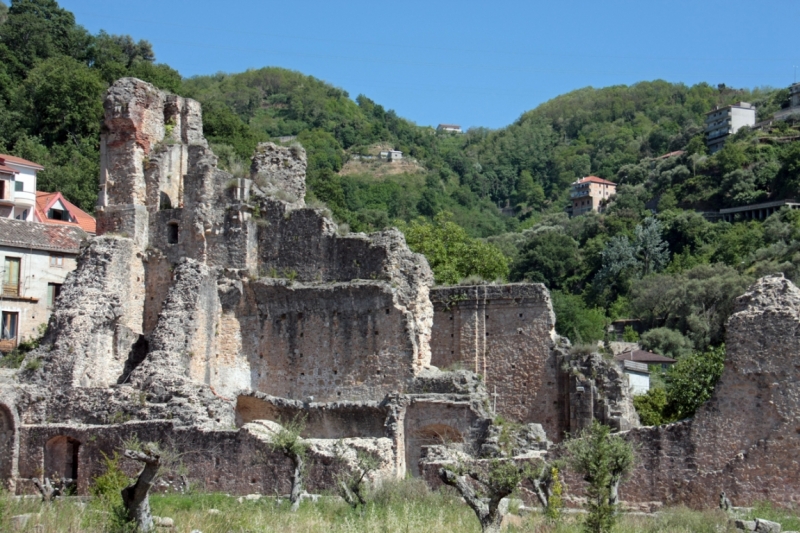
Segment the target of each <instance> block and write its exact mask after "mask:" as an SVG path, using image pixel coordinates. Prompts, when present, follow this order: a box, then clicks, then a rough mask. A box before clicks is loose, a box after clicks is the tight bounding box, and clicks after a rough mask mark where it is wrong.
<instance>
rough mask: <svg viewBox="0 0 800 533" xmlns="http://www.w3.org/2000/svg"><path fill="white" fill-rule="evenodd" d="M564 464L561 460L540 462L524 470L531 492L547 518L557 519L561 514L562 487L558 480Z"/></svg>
mask: <svg viewBox="0 0 800 533" xmlns="http://www.w3.org/2000/svg"><path fill="white" fill-rule="evenodd" d="M565 466H566V462H565V461H563V460H560V459H559V460H556V461H551V462H548V461H541V462H539V463H537V464H532V465H530V466H529V467H528V468H526V469H525V471H524V475H525V478H526V479H527V480H528V481H530V482H531V485H532V486H533V492H535V493H536V497H537V498H538V499H539V503H541V504H542V507H543V508H544V509H545V514H546V515H547V516H548V518H552V519H558V517H559V515H560V513H561V506H562V505H563V502H562V501H561V494H562V490H563V487H562V485H561V481H560V479H559V472H561V471H563V470H564V467H565Z"/></svg>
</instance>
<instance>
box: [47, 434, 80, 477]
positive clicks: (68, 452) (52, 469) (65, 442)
mask: <svg viewBox="0 0 800 533" xmlns="http://www.w3.org/2000/svg"><path fill="white" fill-rule="evenodd" d="M80 445H81V443H80V442H79V441H77V440H75V439H73V438H72V437H67V436H64V435H59V436H58V437H53V438H52V439H50V440H49V441H47V444H45V447H44V476H45V477H48V478H51V479H61V478H65V479H71V480H73V482H75V481H77V480H78V452H79V449H80Z"/></svg>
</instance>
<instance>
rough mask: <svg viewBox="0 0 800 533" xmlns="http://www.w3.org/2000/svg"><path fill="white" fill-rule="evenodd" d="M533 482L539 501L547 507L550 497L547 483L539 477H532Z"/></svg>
mask: <svg viewBox="0 0 800 533" xmlns="http://www.w3.org/2000/svg"><path fill="white" fill-rule="evenodd" d="M531 484H532V485H533V492H535V493H536V497H537V498H538V499H539V503H541V504H542V507H544V508H545V509H546V508H547V502H548V501H549V498H548V492H547V491H546V490H545V484H544V483H543V482H542V481H540V480H538V479H531Z"/></svg>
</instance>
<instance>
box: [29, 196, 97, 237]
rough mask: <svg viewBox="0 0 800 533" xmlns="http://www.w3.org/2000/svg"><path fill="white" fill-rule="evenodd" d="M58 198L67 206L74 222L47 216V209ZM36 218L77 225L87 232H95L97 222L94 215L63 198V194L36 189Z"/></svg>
mask: <svg viewBox="0 0 800 533" xmlns="http://www.w3.org/2000/svg"><path fill="white" fill-rule="evenodd" d="M58 200H61V203H62V204H64V207H66V208H67V212H69V214H70V216H71V217H72V218H74V219H75V221H76V222H68V221H66V220H53V219H50V218H47V211H48V210H49V209H50V208H51V207H52V206H53V204H55V203H56V202H57V201H58ZM36 220H37V221H39V222H43V223H45V224H59V225H63V226H78V227H80V228H81V229H82V230H83V231H85V232H87V233H92V234H94V233H97V222H96V221H95V219H94V217H93V216H92V215H90V214H89V213H87V212H86V211H84V210H82V209H81V208H79V207H78V206H76V205H75V204H73V203H72V202H70V201H69V200H67V199H66V198H64V195H63V194H61V193H60V192H42V191H36Z"/></svg>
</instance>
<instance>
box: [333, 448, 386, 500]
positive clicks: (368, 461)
mask: <svg viewBox="0 0 800 533" xmlns="http://www.w3.org/2000/svg"><path fill="white" fill-rule="evenodd" d="M335 451H336V459H337V463H338V466H339V473H338V474H337V475H336V476H335V482H336V489H337V491H338V492H339V495H341V497H342V498H343V499H344V501H346V502H347V504H348V505H349V506H350V507H352V508H353V509H357V508H358V507H359V506H361V512H362V513H363V512H364V506H365V505H366V504H367V499H366V496H367V489H368V478H369V475H370V473H372V472H374V471H375V470H377V469H378V467H379V466H380V462H379V461H378V458H377V457H375V456H374V455H372V454H371V453H368V452H366V451H364V450H359V449H356V450H355V459H354V460H353V458H352V457H348V450H347V449H346V447H345V446H344V444H343V443H342V442H341V441H339V442H337V443H336V448H335Z"/></svg>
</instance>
